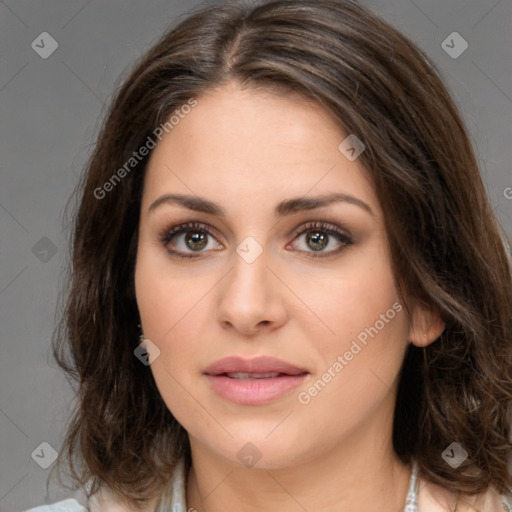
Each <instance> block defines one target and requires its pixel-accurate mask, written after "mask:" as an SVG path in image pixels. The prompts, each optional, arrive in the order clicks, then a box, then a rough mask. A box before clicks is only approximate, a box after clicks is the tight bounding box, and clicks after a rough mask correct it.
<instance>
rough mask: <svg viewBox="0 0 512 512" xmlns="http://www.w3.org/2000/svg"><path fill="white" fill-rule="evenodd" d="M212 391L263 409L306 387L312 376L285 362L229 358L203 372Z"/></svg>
mask: <svg viewBox="0 0 512 512" xmlns="http://www.w3.org/2000/svg"><path fill="white" fill-rule="evenodd" d="M204 374H205V376H206V378H207V379H208V381H209V384H210V386H211V388H212V390H213V391H214V392H215V393H216V394H218V395H219V396H221V397H222V398H223V399H225V400H228V401H230V402H233V403H236V404H240V405H262V404H266V403H269V402H271V401H273V400H276V399H277V398H279V397H283V396H284V395H286V394H288V392H289V391H291V390H292V389H293V388H295V387H297V386H299V385H300V384H302V383H303V381H304V379H305V378H306V376H307V375H309V372H308V371H307V370H305V369H303V368H300V367H298V366H295V365H292V364H289V363H286V362H284V361H281V360H278V359H275V358H270V357H258V358H255V359H243V358H239V357H229V358H225V359H221V360H219V361H217V362H216V363H214V364H212V365H210V366H209V367H208V368H207V369H206V370H205V372H204Z"/></svg>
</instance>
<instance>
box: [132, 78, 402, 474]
mask: <svg viewBox="0 0 512 512" xmlns="http://www.w3.org/2000/svg"><path fill="white" fill-rule="evenodd" d="M196 99H197V106H195V107H194V108H191V109H190V112H189V113H188V114H186V115H185V114H183V113H182V115H181V116H180V118H179V123H177V124H176V125H175V127H174V128H173V129H172V130H171V131H169V133H168V134H166V135H165V136H164V137H163V138H162V140H161V142H159V143H158V144H157V146H156V148H155V149H154V151H153V153H152V156H151V159H150V161H149V163H148V167H147V174H146V178H145V184H144V191H143V198H142V205H141V218H140V226H139V245H138V252H137V262H136V272H135V285H136V297H137V303H138V307H139V311H140V315H141V320H142V328H143V331H144V335H145V338H146V339H148V340H150V342H151V343H150V344H148V347H149V352H150V354H153V355H152V357H155V356H156V358H155V359H154V361H153V362H152V363H151V365H150V366H149V368H150V369H151V371H152V372H153V375H154V378H155V381H156V384H157V386H158V389H159V391H160V393H161V396H162V398H163V400H164V401H165V403H166V405H167V407H168V408H169V409H170V411H171V412H172V414H173V415H174V416H175V417H176V419H177V420H178V421H179V422H180V423H181V425H183V427H184V428H185V429H186V430H187V432H188V433H189V436H190V440H191V445H192V451H193V454H194V453H200V452H203V453H207V454H209V455H210V456H216V457H219V456H221V457H224V459H227V460H228V461H231V462H234V463H236V464H246V465H249V466H250V465H252V464H254V463H255V462H257V464H258V466H259V467H266V468H277V467H286V466H289V465H292V464H297V463H298V462H301V461H302V462H305V461H308V460H311V459H312V458H314V457H322V456H323V455H326V454H332V453H336V452H337V451H338V450H339V451H340V453H341V450H345V451H344V453H346V450H347V449H350V447H351V446H353V447H355V446H357V443H354V440H356V439H363V438H365V439H371V440H372V441H371V443H370V444H371V446H370V447H369V449H371V450H373V451H374V452H375V450H380V449H382V448H383V447H385V446H387V445H388V444H389V442H390V435H391V427H392V418H393V408H394V401H395V393H396V383H397V382H396V377H397V374H398V372H399V369H400V365H401V363H402V360H403V357H404V354H405V350H406V347H407V340H408V339H409V335H410V331H409V322H408V319H407V317H406V314H405V309H403V308H402V306H403V305H402V304H401V303H400V301H399V297H398V293H397V289H396V287H395V281H394V278H393V273H392V268H391V260H390V253H389V249H388V245H387V240H386V233H385V229H384V222H383V221H384V219H383V213H382V211H381V209H380V206H379V202H378V199H377V197H376V195H375V192H374V190H373V187H372V185H371V183H370V182H369V180H368V179H367V178H366V177H365V172H364V169H363V167H362V165H361V163H360V159H357V158H356V159H355V160H351V159H349V158H347V156H346V155H349V156H352V155H351V153H352V152H348V153H346V152H345V154H344V153H343V152H342V151H341V150H340V149H339V148H338V147H339V146H340V143H342V141H343V140H344V139H345V138H346V137H347V135H349V134H345V133H342V131H341V130H340V129H339V128H337V127H336V126H335V124H334V122H333V121H332V119H331V118H330V117H329V115H328V114H327V113H326V112H325V111H324V110H322V109H321V108H320V107H319V106H317V105H314V104H311V103H306V102H305V101H304V100H301V99H298V98H297V97H295V96H292V95H289V96H278V95H273V94H269V93H262V92H255V91H250V90H246V91H242V90H241V89H239V88H238V87H237V86H236V85H234V84H233V83H230V84H228V85H225V86H222V87H221V88H218V89H216V90H215V91H213V92H211V93H208V94H207V95H205V96H201V97H198V98H196ZM187 111H188V109H187ZM346 144H347V145H349V144H348V143H346ZM344 147H345V146H344ZM167 194H173V195H180V196H186V197H187V200H186V202H185V201H183V202H182V201H177V200H174V201H173V200H170V199H169V200H162V197H164V196H165V195H167ZM332 194H339V197H340V198H341V200H333V201H330V202H325V204H323V205H321V206H318V205H317V206H315V205H316V203H317V202H318V199H319V198H321V197H327V196H330V195H332ZM199 198H200V199H199ZM155 201H156V203H155ZM206 202H207V204H206ZM314 206H315V207H314ZM220 212H222V214H221V213H220ZM322 222H323V223H324V225H322ZM186 223H193V225H192V226H188V227H187V226H185V227H184V228H183V231H177V232H176V233H175V234H174V235H173V234H172V233H170V232H171V230H173V229H174V228H175V227H177V226H180V225H182V224H186ZM168 233H170V234H169V236H168V237H167V239H166V240H164V241H162V239H163V238H165V235H166V234H168ZM151 347H157V348H158V351H159V353H158V352H157V351H156V350H155V349H154V348H151ZM152 351H153V352H152ZM157 354H158V355H157ZM225 358H237V359H235V360H225ZM261 358H265V359H261ZM268 358H274V359H268ZM222 360H224V361H222ZM276 360H279V361H276ZM219 361H220V362H219ZM248 443H250V444H248Z"/></svg>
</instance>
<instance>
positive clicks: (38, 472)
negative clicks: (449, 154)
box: [0, 0, 512, 511]
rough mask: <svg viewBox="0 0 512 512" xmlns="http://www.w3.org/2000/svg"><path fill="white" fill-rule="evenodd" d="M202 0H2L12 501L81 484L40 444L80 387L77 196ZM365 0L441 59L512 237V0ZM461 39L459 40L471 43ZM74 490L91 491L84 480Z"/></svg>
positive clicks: (3, 408) (1, 286) (2, 412)
mask: <svg viewBox="0 0 512 512" xmlns="http://www.w3.org/2000/svg"><path fill="white" fill-rule="evenodd" d="M199 3H200V2H194V1H176V0H175V1H169V0H145V1H142V0H141V1H138V2H137V1H133V0H130V1H124V2H121V1H119V0H104V1H99V0H67V1H64V0H47V1H39V2H36V1H26V0H18V1H15V0H7V1H4V2H0V120H1V122H0V148H1V155H2V158H1V159H0V178H1V187H0V233H1V243H0V326H1V330H0V336H1V348H2V357H1V358H0V390H1V392H0V432H1V437H0V475H1V476H0V511H19V510H24V509H27V508H29V507H33V506H36V505H40V504H43V503H45V502H53V501H56V500H58V499H64V497H67V496H71V495H73V494H72V493H70V491H68V490H62V489H58V488H57V486H56V485H55V483H52V485H50V492H49V494H47V490H46V478H47V475H48V472H49V471H50V469H51V466H50V468H48V469H43V468H41V467H40V466H39V465H38V464H37V463H36V462H35V460H34V459H33V458H32V457H31V454H32V453H33V452H34V450H36V448H38V447H39V445H40V444H41V443H42V442H47V443H49V444H50V445H51V446H52V447H53V448H55V450H59V447H60V444H61V442H62V433H63V429H64V426H65V422H66V419H67V411H68V409H69V402H70V400H71V397H72V390H71V387H70V386H69V384H68V383H67V381H66V380H65V378H64V377H63V375H62V374H61V373H60V371H59V370H58V369H57V367H56V364H54V363H53V362H52V360H51V357H50V351H49V343H50V337H51V334H52V331H53V329H54V326H55V307H56V301H57V293H58V290H59V288H60V287H61V286H62V284H63V282H62V278H61V276H62V273H63V270H64V268H65V265H66V263H67V259H68V255H69V248H68V247H67V232H66V231H65V230H64V229H63V228H64V226H65V222H64V219H63V214H64V207H65V205H66V201H67V200H68V198H69V196H70V194H71V193H72V191H73V188H74V187H75V185H76V183H77V181H78V177H79V174H80V173H81V171H82V169H83V166H84V163H85V161H86V158H87V157H88V155H89V153H90V151H91V149H92V145H93V143H94V137H95V135H96V133H97V130H98V128H99V125H100V120H101V118H102V115H103V114H104V109H105V105H106V104H107V103H108V100H109V98H110V97H111V95H112V93H113V91H114V88H115V87H116V86H117V85H118V84H119V77H120V75H121V73H123V72H124V71H126V69H127V67H128V66H129V65H130V64H131V63H132V62H133V60H134V59H135V58H137V57H138V56H139V55H141V53H143V52H144V51H145V50H146V49H148V48H149V46H150V45H151V43H152V42H154V41H155V40H156V39H157V38H158V37H159V36H160V34H161V33H162V32H163V31H164V30H165V28H166V27H167V26H168V25H169V24H170V23H172V22H173V20H175V19H176V18H177V17H178V16H182V15H184V14H185V13H186V12H187V11H189V10H190V9H191V8H192V7H194V6H196V5H199ZM362 3H364V4H365V5H368V6H369V7H371V8H372V9H374V10H375V11H376V12H377V13H379V14H380V15H382V16H383V17H384V19H386V20H387V21H389V22H390V23H391V24H393V25H394V26H396V27H397V28H399V29H400V30H402V31H403V32H404V33H406V34H407V35H409V36H410V37H411V38H412V39H413V40H415V41H416V42H417V43H419V44H420V46H422V47H423V48H424V49H425V50H426V51H427V53H428V54H429V55H430V56H431V57H432V58H433V59H434V61H435V62H436V63H437V64H438V66H439V68H440V70H441V72H442V74H443V76H444V77H445V80H446V82H447V84H448V86H449V88H450V90H451V91H452V93H453V96H454V98H455V100H456V102H457V104H458V105H459V106H460V108H461V109H462V112H463V115H464V118H465V120H466V123H467V125H468V128H469V130H470V132H471V136H472V139H473V142H474V144H475V147H476V150H477V154H478V158H479V161H480V164H481V169H482V175H483V177H484V181H485V183H486V186H487V190H488V193H489V196H490V199H491V201H492V203H493V206H494V209H495V212H496V214H497V215H498V218H499V219H500V220H501V223H502V225H503V226H504V227H505V229H506V231H507V234H508V236H509V237H511V236H512V222H511V220H512V189H510V188H508V187H512V177H511V170H510V162H511V161H512V155H511V147H512V136H511V117H510V115H511V112H512V84H511V70H512V59H511V53H512V52H511V49H512V33H511V31H512V29H511V27H512V23H511V21H512V3H511V2H510V1H509V0H500V1H498V0H472V1H469V0H448V1H446V0H445V1H443V0H435V1H434V0H414V1H413V0H381V1H379V0H373V1H364V2H362ZM454 31H456V32H458V33H459V34H460V35H461V36H462V37H463V38H464V39H465V40H466V41H467V43H468V45H469V46H468V49H467V50H466V51H465V52H464V53H462V54H461V55H460V56H459V57H458V58H453V57H451V56H450V55H449V54H448V53H447V52H446V51H445V50H444V49H443V47H442V46H441V44H442V42H443V41H444V40H445V39H446V38H447V36H448V35H449V34H451V33H452V32H454ZM42 32H48V33H50V34H51V36H52V37H53V38H54V39H55V40H56V41H57V43H58V48H57V50H56V51H55V52H54V53H53V54H51V55H50V56H49V57H48V58H46V59H43V58H42V57H40V56H39V54H38V53H36V51H35V50H34V49H33V48H32V47H31V45H32V42H33V41H34V40H36V38H37V37H38V36H39V34H41V33H42ZM36 42H37V41H36ZM449 44H451V45H455V49H457V46H456V45H458V44H459V43H456V42H454V43H453V44H452V43H449ZM47 48H48V47H47ZM45 250H46V251H47V252H46V253H45V252H44V251H45ZM53 253H55V254H53ZM73 496H75V497H76V498H77V499H79V500H82V499H83V495H82V494H81V493H80V492H78V491H77V492H75V494H74V495H73Z"/></svg>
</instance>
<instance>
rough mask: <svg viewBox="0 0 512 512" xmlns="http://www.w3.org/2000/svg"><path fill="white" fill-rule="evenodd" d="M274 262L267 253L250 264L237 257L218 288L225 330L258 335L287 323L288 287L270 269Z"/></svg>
mask: <svg viewBox="0 0 512 512" xmlns="http://www.w3.org/2000/svg"><path fill="white" fill-rule="evenodd" d="M270 260H271V258H270V257H268V255H267V252H266V251H263V253H262V254H260V255H259V256H258V257H257V258H256V259H255V260H254V261H252V262H250V263H249V262H248V261H246V260H244V258H243V257H241V256H240V255H239V254H235V256H234V266H233V268H232V269H231V270H230V271H229V272H228V274H227V275H226V277H225V278H224V279H223V280H222V281H221V283H220V284H221V286H219V287H218V289H217V294H218V296H217V297H218V307H217V318H218V321H219V323H220V324H221V325H222V327H223V328H224V329H236V330H237V331H239V333H241V334H243V335H245V336H254V335H256V334H258V333H259V332H262V331H265V332H270V331H272V330H275V329H277V328H279V327H280V326H282V325H283V324H284V323H285V322H286V320H287V315H288V311H287V308H286V296H285V294H286V291H287V288H286V286H285V285H283V282H282V280H281V279H282V277H281V279H280V278H278V277H277V276H276V274H278V272H276V271H275V270H273V269H271V268H270V266H271V265H272V264H271V261H270ZM288 293H289V292H288Z"/></svg>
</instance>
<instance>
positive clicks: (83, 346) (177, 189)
mask: <svg viewBox="0 0 512 512" xmlns="http://www.w3.org/2000/svg"><path fill="white" fill-rule="evenodd" d="M80 190H81V200H80V205H79V208H78V213H77V217H76V223H75V232H74V238H73V261H72V263H73V266H72V273H71V276H70V279H71V281H70V282H71V286H70V289H69V293H68V296H67V302H66V310H65V316H64V319H63V323H62V325H61V326H60V329H59V330H58V332H57V336H56V338H55V340H54V342H55V345H54V355H55V357H56V359H57V361H58V362H59V364H60V365H61V367H62V368H63V369H64V370H65V371H66V372H67V373H68V374H69V375H70V376H72V377H73V378H74V379H76V381H77V383H78V389H77V395H78V397H79V400H78V401H77V407H76V410H75V413H74V415H73V418H72V421H71V423H70V427H69V430H68V432H67V435H66V439H65V444H64V448H63V450H62V451H61V454H60V459H59V464H60V463H61V462H63V461H64V460H67V461H68V462H69V463H70V468H71V474H72V476H73V478H74V479H75V480H76V482H77V483H79V484H80V485H81V486H83V485H86V484H87V483H92V486H91V488H90V489H89V490H88V492H87V495H88V498H89V500H88V503H87V508H88V509H89V510H91V511H96V510H103V511H106V510H147V511H155V510H158V511H159V512H163V511H164V510H165V511H167V510H176V511H177V510H188V511H191V510H197V511H203V510H204V511H206V512H216V511H218V510H226V509H227V510H241V511H243V510H248V511H249V510H251V511H252V510H266V511H273V510H280V511H281V512H282V511H291V510H310V511H312V510H322V511H335V510H336V511H339V510H350V511H352V512H359V511H360V512H363V511H367V510H376V509H378V510H382V511H390V512H394V511H398V510H405V511H407V512H412V511H419V512H433V511H455V510H457V511H469V510H471V511H474V510H479V511H489V512H491V511H492V512H497V511H499V510H511V508H510V507H511V506H512V505H511V503H512V500H511V499H510V496H509V492H510V489H511V488H512V475H511V472H510V468H509V462H510V455H511V444H510V439H509V437H510V414H511V408H510V405H511V399H512V374H511V365H510V360H511V347H512V343H511V341H512V340H511V336H512V334H511V333H512V315H511V311H512V279H511V265H510V256H509V254H508V253H507V249H506V241H505V235H504V234H503V233H502V232H501V231H500V227H499V224H498V221H497V219H496V218H495V216H494V214H493V212H492V208H491V205H490V203H489V201H488V198H487V196H486V193H485V188H484V186H483V183H482V180H481V177H480V174H479V170H478V166H477V163H476V159H475V156H474V152H473V149H472V147H471V144H470V142H469V138H468V135H467V132H466V129H465V127H464V125H463V122H462V121H461V117H460V115H459V113H458V111H457V109H456V107H455V105H454V103H453V100H452V99H451V97H450V95H449V93H448V92H447V90H446V88H445V86H444V85H443V83H442V80H441V78H440V77H439V74H438V72H437V71H436V69H435V66H434V64H433V63H432V62H431V61H430V60H429V58H428V57H427V56H426V55H425V54H424V53H423V52H422V51H421V50H420V49H419V48H417V47H416V46H415V45H414V44H413V43H412V42H411V41H410V40H408V39H407V38H406V37H404V36H403V35H401V34H400V33H399V32H397V31H396V30H395V29H393V28H392V27H391V26H389V25H388V24H386V23H384V22H383V21H382V20H380V19H379V18H378V17H376V16H375V15H374V14H372V13H371V12H370V11H369V10H367V9H365V8H363V7H361V6H360V5H358V4H357V3H355V2H354V1H351V0H343V1H341V0H320V1H317V0H299V1H294V2H289V1H286V0H277V1H270V2H269V1H266V2H258V3H256V4H253V5H249V4H248V3H246V4H241V3H238V4H234V3H229V4H224V5H217V6H215V7H207V8H203V9H201V10H199V11H197V12H196V13H194V14H192V15H190V16H189V17H188V18H187V19H185V20H184V21H183V22H181V23H180V24H179V25H178V26H177V27H176V28H174V29H172V30H171V31H169V32H168V33H167V34H165V35H164V36H163V37H162V38H161V40H160V41H159V42H158V43H157V44H156V45H154V47H153V48H152V49H151V50H150V51H148V52H147V54H146V55H144V56H143V58H141V59H140V61H139V62H138V63H137V64H136V66H135V67H134V69H133V70H132V72H131V73H130V75H129V76H128V77H127V78H126V80H125V81H124V83H123V85H122V86H121V87H120V89H119V91H118V93H117V95H116V97H115V99H114V101H113V103H112V106H111V108H110V111H109V112H108V115H107V118H106V120H105V123H104V125H103V128H102V130H101V133H100V134H99V137H98V142H97V145H96V148H95V151H94V153H93V155H92V156H91V159H90V162H89V164H88V168H87V173H86V174H85V176H84V182H83V183H82V186H81V189H80ZM139 336H140V340H139ZM77 455H78V457H77ZM65 457H67V459H65ZM72 457H75V458H74V460H72ZM77 459H78V460H79V464H78V468H77V464H76V460H77ZM77 469H78V470H77ZM58 506H59V504H54V505H52V506H50V507H49V509H46V510H50V511H52V510H57V508H55V507H58ZM60 506H62V507H64V508H67V509H69V510H74V509H73V508H72V507H73V506H74V507H77V508H79V507H80V506H79V505H78V503H77V502H76V501H73V500H68V501H65V502H60ZM36 510H37V509H36Z"/></svg>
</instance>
